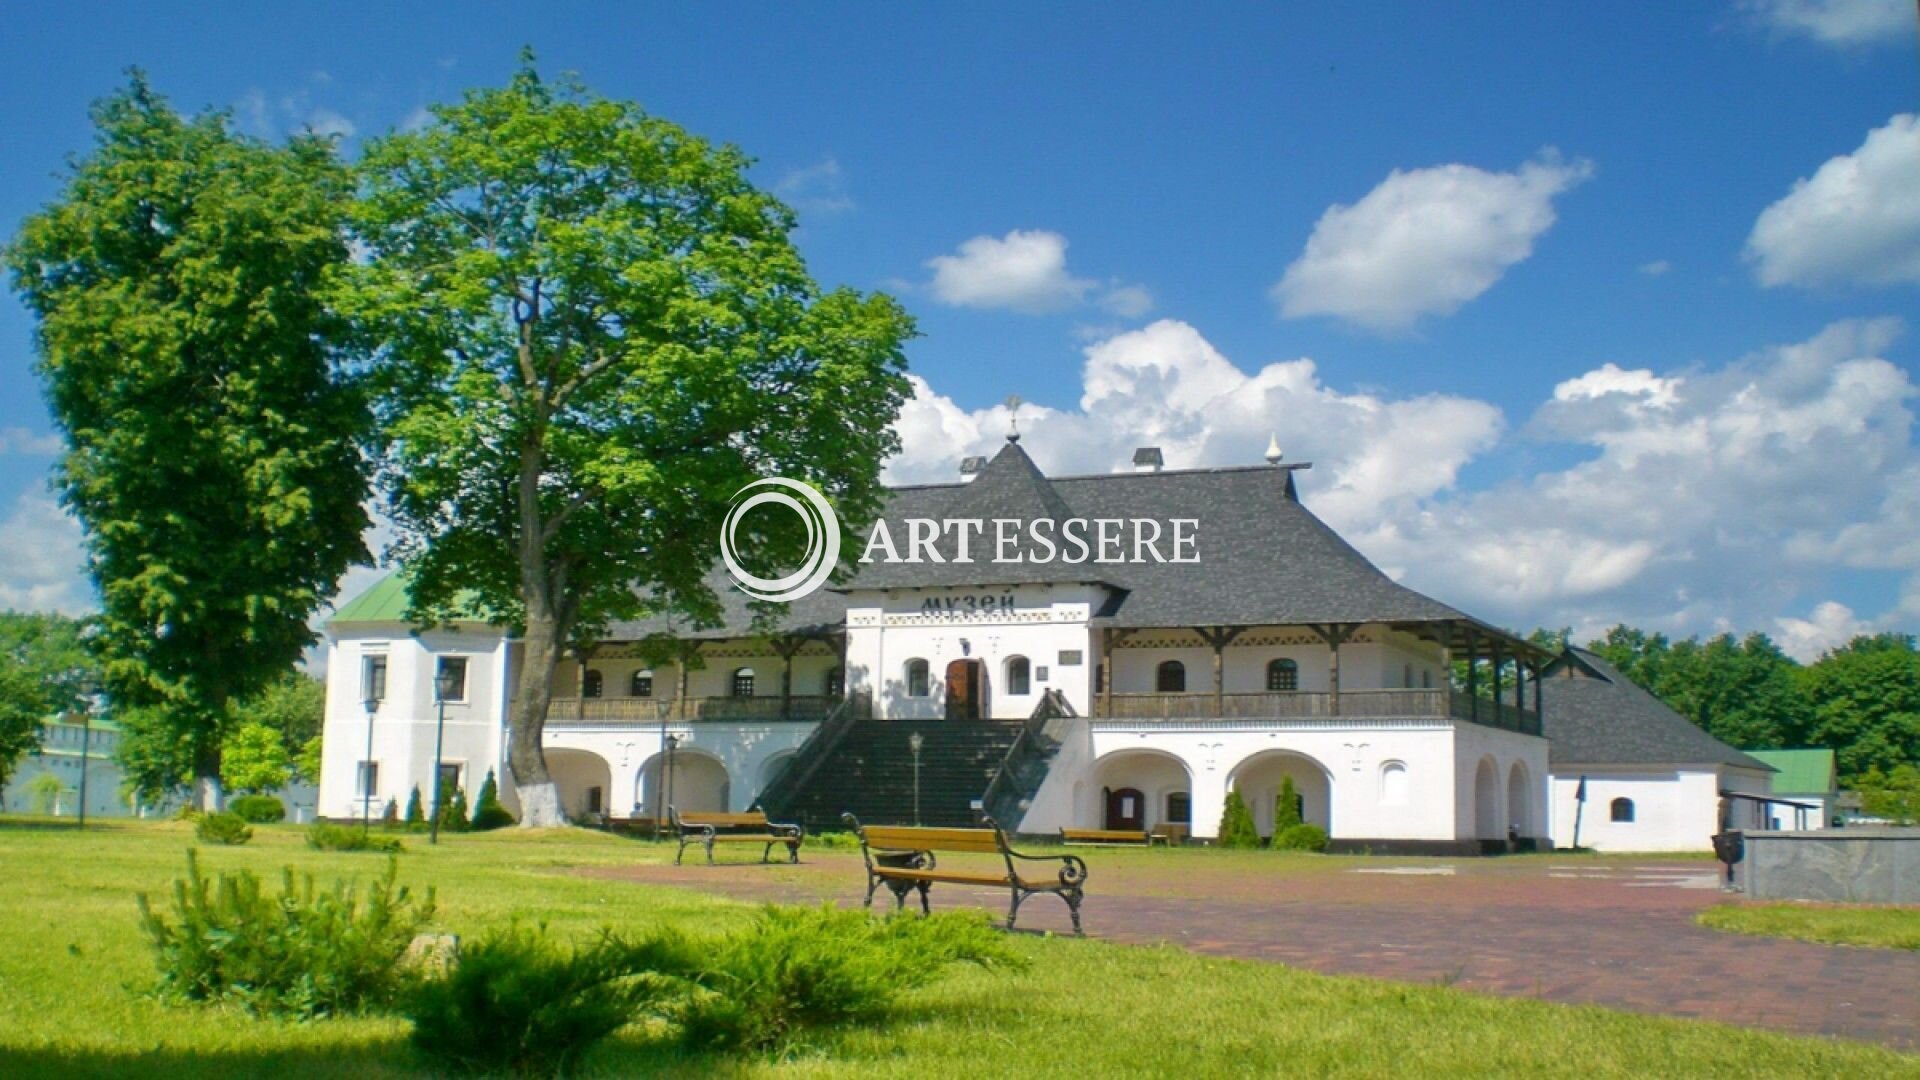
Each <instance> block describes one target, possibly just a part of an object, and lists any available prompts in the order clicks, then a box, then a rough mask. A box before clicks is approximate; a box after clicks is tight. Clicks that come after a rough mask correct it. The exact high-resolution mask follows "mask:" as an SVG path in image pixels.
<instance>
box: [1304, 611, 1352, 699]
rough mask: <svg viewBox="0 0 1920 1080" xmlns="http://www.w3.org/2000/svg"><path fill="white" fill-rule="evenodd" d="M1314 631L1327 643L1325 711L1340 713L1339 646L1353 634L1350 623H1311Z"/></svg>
mask: <svg viewBox="0 0 1920 1080" xmlns="http://www.w3.org/2000/svg"><path fill="white" fill-rule="evenodd" d="M1311 628H1312V630H1313V632H1314V633H1316V634H1319V635H1320V640H1322V641H1324V642H1326V643H1327V711H1328V712H1329V713H1331V714H1332V715H1334V716H1339V715H1340V646H1341V645H1342V644H1344V643H1345V642H1346V640H1347V639H1348V638H1350V637H1352V636H1353V630H1354V628H1353V626H1352V624H1350V623H1325V624H1312V626H1311Z"/></svg>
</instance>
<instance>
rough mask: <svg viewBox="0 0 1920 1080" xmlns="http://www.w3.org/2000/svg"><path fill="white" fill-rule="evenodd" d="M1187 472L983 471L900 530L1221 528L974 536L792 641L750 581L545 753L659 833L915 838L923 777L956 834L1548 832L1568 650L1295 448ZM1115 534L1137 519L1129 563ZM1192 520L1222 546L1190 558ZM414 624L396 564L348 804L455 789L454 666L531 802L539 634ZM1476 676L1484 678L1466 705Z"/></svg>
mask: <svg viewBox="0 0 1920 1080" xmlns="http://www.w3.org/2000/svg"><path fill="white" fill-rule="evenodd" d="M1158 461H1159V455H1158V453H1157V451H1152V450H1151V448H1148V449H1147V450H1146V451H1143V453H1142V454H1141V455H1137V456H1136V466H1137V468H1136V471H1131V472H1117V473H1113V474H1106V475H1098V476H1078V477H1058V478H1049V477H1046V476H1044V475H1043V474H1042V473H1041V472H1040V470H1039V469H1038V468H1037V467H1035V465H1034V464H1033V462H1032V460H1031V459H1030V458H1029V457H1028V456H1027V455H1026V453H1025V452H1024V451H1023V450H1021V448H1020V447H1019V446H1018V445H1017V442H1014V441H1010V442H1009V443H1008V445H1007V446H1006V447H1004V448H1003V449H1002V450H1001V451H1000V453H999V454H997V455H996V456H995V457H994V458H993V459H992V461H991V462H983V461H981V460H980V459H969V461H968V462H966V463H964V464H963V468H962V479H961V481H960V482H957V483H952V484H938V485H922V486H914V487H903V488H898V489H895V490H894V491H893V492H892V493H891V495H890V498H889V500H888V502H887V504H886V507H885V509H884V512H883V517H884V519H885V521H886V522H887V524H888V526H889V528H890V531H891V534H892V535H893V536H894V537H900V538H904V537H907V536H908V535H909V534H910V533H911V530H912V528H913V526H912V524H911V523H912V522H913V521H916V520H917V521H927V520H933V521H936V522H937V521H941V520H946V521H953V520H984V521H988V522H993V521H1001V520H1007V521H1020V522H1033V521H1037V520H1047V521H1052V522H1056V523H1059V522H1066V521H1071V520H1084V521H1086V522H1090V523H1092V524H1091V525H1090V526H1089V534H1088V535H1089V538H1090V540H1091V542H1092V544H1093V545H1094V547H1095V549H1096V553H1097V554H1099V555H1104V554H1109V553H1114V552H1118V553H1121V554H1132V555H1135V556H1138V555H1139V554H1140V549H1139V548H1138V546H1137V545H1138V544H1140V543H1141V542H1142V540H1141V536H1142V532H1141V530H1140V529H1138V528H1136V527H1134V526H1133V525H1132V524H1130V523H1136V522H1140V521H1154V522H1159V523H1162V524H1163V525H1165V524H1166V523H1172V522H1187V523H1191V524H1190V525H1187V526H1170V527H1169V528H1168V529H1164V530H1163V531H1162V535H1161V539H1160V548H1159V549H1158V551H1157V552H1150V553H1149V554H1157V555H1158V556H1160V557H1158V558H1143V557H1142V558H1115V559H1104V558H1099V557H1094V558H1089V559H1087V560H1084V561H1079V562H1066V561H1063V560H1061V559H1048V560H1042V559H1041V557H1040V555H1041V553H1040V551H1039V550H1038V549H1037V548H1036V547H1034V546H1033V545H1034V541H1033V539H1032V537H1031V536H1023V537H1021V538H1020V539H1018V540H1017V541H1016V542H1015V547H1016V548H1017V549H1018V551H1017V552H1016V553H1018V554H1022V555H1023V556H1024V557H1023V558H1021V559H1020V561H1017V562H1012V561H1006V560H1003V559H998V558H996V559H994V560H992V561H989V560H986V559H981V558H972V559H964V558H963V557H964V556H965V555H966V552H965V551H961V550H956V549H955V547H954V537H953V536H952V535H951V534H949V533H946V532H943V533H942V534H941V537H940V540H939V542H938V544H937V545H936V547H937V549H938V554H939V556H940V557H939V558H937V559H934V558H925V559H922V560H920V561H919V562H916V563H885V562H875V563H871V564H865V565H860V566H859V567H858V568H857V570H856V572H854V573H853V574H852V576H851V578H850V579H849V580H848V581H847V582H846V583H845V584H844V585H841V586H839V587H837V588H832V589H825V590H822V591H819V592H816V593H814V594H812V595H810V596H807V597H804V598H802V599H800V600H798V601H796V602H795V603H793V604H791V605H789V606H788V607H787V608H786V609H785V617H784V619H783V621H782V622H781V623H780V624H779V625H778V626H777V627H776V628H774V629H772V630H770V631H768V630H761V629H756V628H755V626H754V625H753V624H752V622H751V612H750V611H749V610H748V608H747V605H746V603H745V600H744V597H742V596H741V595H740V594H739V593H738V592H736V591H734V590H733V589H732V588H731V586H730V584H729V582H728V581H727V579H726V578H725V576H724V575H720V576H718V577H716V578H715V579H714V584H715V587H716V589H717V590H718V592H719V594H720V595H721V596H722V598H723V600H724V601H725V602H726V618H725V621H724V623H723V624H722V625H720V626H716V627H710V628H698V629H696V628H689V627H687V626H685V625H681V624H676V623H673V622H670V621H668V620H665V619H657V620H652V621H647V622H639V623H632V624H623V625H619V626H616V627H614V628H613V630H612V632H611V633H610V634H608V635H607V639H606V640H605V641H603V642H601V643H600V645H599V646H598V647H597V648H595V649H594V650H593V651H592V652H591V654H590V655H589V656H588V657H587V658H586V660H585V663H584V664H581V663H578V662H574V661H567V662H564V663H563V664H562V665H561V668H560V671H559V673H558V677H557V683H556V685H557V686H558V687H560V688H563V689H562V690H561V696H559V697H558V698H556V699H555V701H554V702H553V704H552V707H551V709H550V711H549V714H548V717H549V718H548V722H547V728H546V741H545V750H546V755H547V759H548V762H549V765H550V768H551V771H552V772H553V774H554V776H555V778H556V781H557V783H558V785H559V788H560V792H561V797H562V802H563V805H564V806H565V807H566V809H567V810H568V812H569V813H571V814H574V815H577V816H581V817H598V818H612V819H621V818H651V817H653V816H655V815H657V814H658V813H659V812H660V810H661V809H662V808H663V807H664V806H665V805H667V804H668V803H673V804H675V805H678V806H680V807H681V808H682V809H689V808H701V809H718V808H722V807H725V808H730V809H734V810H741V809H745V808H747V807H749V806H750V805H752V804H754V803H755V802H756V801H759V800H760V799H761V798H762V797H763V796H766V797H767V798H768V801H769V802H772V803H776V804H777V806H778V809H780V810H781V811H782V812H786V813H791V814H795V815H797V816H800V817H803V818H806V819H808V820H809V821H811V822H812V823H814V824H816V825H824V824H829V823H833V822H834V821H835V819H837V817H838V815H839V813H840V811H842V810H846V811H852V812H855V813H857V814H859V815H860V816H861V817H862V818H863V819H865V820H882V821H887V820H891V821H900V820H906V819H908V818H910V817H911V816H913V815H914V814H915V810H914V809H913V808H912V806H913V804H912V803H910V802H909V801H908V799H909V794H908V792H909V791H910V790H912V785H913V783H914V780H913V778H914V777H917V778H918V780H919V789H920V790H919V799H920V806H919V809H918V814H919V816H920V817H921V818H922V819H923V820H925V821H926V822H927V823H945V822H953V823H959V822H966V821H970V820H973V818H974V816H975V814H976V813H979V812H985V813H991V814H993V815H994V816H996V817H997V818H998V819H999V820H1000V821H1001V822H1002V823H1003V824H1005V825H1007V826H1009V827H1012V828H1017V829H1018V830H1019V831H1022V832H1027V833H1050V832H1053V831H1054V830H1057V829H1059V828H1061V827H1063V826H1068V827H1113V828H1145V829H1152V828H1155V827H1162V826H1176V827H1185V828H1190V829H1191V832H1192V834H1193V835H1195V836H1198V837H1211V836H1214V835H1215V834H1216V831H1217V828H1218V826H1219V823H1220V817H1221V813H1222V806H1223V804H1224V803H1225V801H1226V797H1227V793H1228V791H1229V790H1236V789H1237V790H1239V791H1240V792H1241V793H1242V795H1243V797H1245V798H1246V800H1247V801H1248V803H1249V805H1250V806H1251V807H1252V811H1253V815H1254V818H1255V820H1256V823H1257V824H1258V825H1259V827H1260V828H1261V830H1262V831H1263V832H1268V831H1271V829H1272V822H1273V818H1274V810H1275V797H1276V795H1277V793H1278V792H1279V791H1280V790H1281V787H1282V785H1283V783H1284V781H1285V779H1286V778H1289V777H1290V778H1292V780H1293V782H1294V786H1295V788H1296V790H1297V792H1298V794H1299V797H1300V801H1301V807H1300V809H1301V810H1302V812H1303V815H1304V817H1305V819H1306V820H1307V821H1309V822H1311V823H1314V824H1318V825H1321V826H1323V827H1324V828H1326V829H1327V830H1328V832H1329V833H1330V834H1331V836H1332V837H1333V840H1334V843H1335V844H1336V846H1340V847H1346V848H1351V849H1359V848H1366V849H1370V850H1374V851H1394V850H1400V851H1433V852H1448V853H1458V852H1471V851H1481V850H1505V849H1506V848H1507V846H1508V842H1509V837H1510V836H1512V837H1518V838H1519V840H1520V843H1521V845H1522V846H1531V845H1534V844H1544V843H1545V841H1546V837H1547V836H1548V834H1549V831H1550V830H1549V827H1548V824H1547V822H1548V801H1547V770H1548V751H1547V743H1546V740H1545V739H1544V738H1542V737H1541V735H1540V717H1539V712H1538V709H1539V702H1540V689H1539V682H1538V679H1537V675H1538V673H1539V672H1540V671H1541V669H1542V668H1543V667H1544V665H1546V664H1547V663H1548V662H1549V661H1550V660H1551V659H1552V654H1551V653H1548V652H1544V651H1542V650H1540V649H1538V648H1536V647H1535V646H1533V645H1531V644H1529V643H1528V642H1526V641H1525V640H1523V639H1520V638H1516V637H1514V636H1513V635H1510V634H1508V633H1506V632H1504V631H1502V630H1500V629H1498V628H1496V627H1493V626H1491V625H1489V624H1487V623H1485V622H1482V621H1480V620H1478V619H1475V618H1473V617H1471V616H1469V615H1466V614H1464V613H1462V612H1460V611H1458V610H1456V609H1454V608H1451V607H1449V606H1447V605H1445V604H1443V603H1441V602H1439V601H1437V600H1433V599H1431V598H1429V597H1426V596H1423V595H1421V594H1420V593H1417V592H1414V591H1413V590H1411V589H1408V588H1405V587H1403V586H1401V585H1399V584H1397V583H1396V582H1394V581H1393V580H1391V579H1390V578H1388V577H1387V576H1386V575H1385V574H1383V573H1381V572H1380V571H1379V570H1378V569H1376V568H1375V567H1374V566H1373V565H1371V564H1370V563H1368V562H1367V560H1366V559H1365V558H1364V557H1363V556H1361V555H1360V553H1359V552H1357V551H1355V550H1354V549H1353V548H1352V547H1351V546H1349V545H1348V544H1347V543H1346V542H1345V541H1343V540H1342V539H1341V538H1340V537H1339V536H1338V535H1336V534H1335V533H1334V532H1333V531H1332V530H1331V529H1329V528H1328V527H1327V526H1326V525H1325V524H1324V523H1322V522H1321V521H1320V520H1319V519H1318V518H1316V517H1315V516H1314V515H1313V514H1312V513H1311V512H1309V511H1308V510H1307V509H1306V507H1305V506H1303V505H1302V504H1301V502H1300V500H1299V498H1298V495H1297V493H1296V488H1295V480H1294V470H1295V469H1296V468H1299V467H1300V466H1292V465H1281V464H1279V463H1278V460H1277V454H1276V456H1275V458H1274V459H1273V460H1272V461H1271V462H1270V463H1269V464H1268V465H1265V466H1253V467H1246V468H1221V469H1197V470H1178V471H1176V470H1162V469H1161V468H1160V467H1159V465H1158ZM1100 522H1116V523H1119V524H1117V525H1116V526H1115V528H1114V532H1115V534H1116V535H1115V536H1114V537H1113V538H1111V541H1112V542H1111V545H1107V544H1106V543H1105V542H1106V541H1107V539H1108V538H1107V537H1106V535H1105V534H1103V533H1102V532H1101V531H1100V530H1101V528H1102V527H1103V526H1101V525H1100V524H1099V523H1100ZM1181 528H1184V529H1187V530H1188V535H1190V536H1191V538H1192V539H1191V547H1190V548H1189V549H1187V550H1186V551H1185V553H1186V554H1189V555H1191V556H1192V558H1191V559H1181V558H1177V557H1176V558H1167V557H1165V556H1166V555H1167V554H1168V548H1169V546H1171V534H1172V532H1174V531H1177V530H1178V529H1181ZM1054 535H1056V536H1057V535H1060V534H1059V533H1055V534H1054ZM990 536H991V534H989V539H988V540H984V541H976V543H978V544H981V545H982V546H984V545H985V544H986V543H989V542H991V540H990ZM850 543H851V544H852V545H853V546H854V549H855V551H856V553H857V552H858V550H859V544H860V540H859V539H858V538H856V539H854V540H852V541H850ZM1174 550H1175V551H1176V552H1178V551H1179V550H1180V549H1178V548H1177V547H1175V549H1174ZM405 615H406V596H405V585H404V582H403V580H402V579H401V578H400V577H398V576H394V577H389V578H388V579H386V580H385V581H383V582H381V583H379V584H378V585H376V586H374V588H373V589H371V590H370V591H369V592H368V593H367V594H365V595H363V596H361V597H359V598H357V599H355V600H354V601H352V602H351V603H349V604H347V605H346V606H344V607H343V608H342V609H341V610H340V611H339V612H338V613H337V614H336V615H335V616H334V617H333V619H332V620H330V622H329V623H328V625H327V630H326V633H327V647H328V650H329V658H328V660H329V662H328V673H329V675H328V697H327V728H326V740H325V767H324V770H323V777H322V784H321V792H320V805H321V812H322V813H323V814H325V815H327V816H332V817H341V818H346V817H354V816H358V815H359V814H360V813H361V812H362V811H363V809H371V811H372V812H373V813H376V814H377V813H378V812H379V808H380V807H382V806H384V805H385V803H386V802H387V801H388V800H393V801H395V802H396V803H398V804H400V805H404V804H405V802H406V800H407V798H408V796H409V794H410V792H411V791H412V789H413V788H414V787H416V786H418V787H419V788H420V790H421V791H422V793H423V796H425V795H429V794H430V792H431V788H432V763H433V760H434V737H435V722H436V718H437V716H438V709H439V705H438V704H437V703H436V700H435V693H434V684H435V675H436V673H437V672H445V673H447V674H448V676H449V683H450V686H451V687H452V689H451V691H450V693H449V694H448V696H447V700H446V701H445V703H444V709H445V745H444V750H443V753H442V765H443V770H444V775H445V777H446V779H447V780H448V781H449V782H452V783H458V784H460V785H461V786H463V787H464V788H465V789H466V790H467V791H469V792H471V791H473V790H474V788H475V787H476V786H477V785H478V784H479V783H480V781H481V779H482V777H483V776H484V775H485V773H486V772H487V771H488V770H492V771H494V772H495V773H496V774H497V775H498V776H499V779H500V783H501V789H502V794H503V798H504V799H505V800H506V801H507V802H508V803H509V806H513V805H514V794H513V791H512V784H511V782H510V780H509V778H508V776H507V770H506V767H505V761H506V746H505V731H506V718H507V710H508V705H509V703H510V701H511V699H512V697H513V695H514V694H515V692H516V686H517V683H518V671H517V665H518V663H519V662H520V652H519V646H518V643H517V642H515V641H513V640H512V639H510V638H508V637H506V636H505V635H503V634H502V633H501V631H500V630H498V629H497V628H494V627H491V626H488V625H485V624H483V623H479V622H463V623H456V624H454V625H452V626H450V627H444V628H437V629H433V630H424V631H419V632H416V631H415V630H413V629H412V628H411V627H410V626H409V625H408V624H407V622H406V619H405ZM643 643H648V644H650V645H651V646H653V647H652V648H645V649H643V647H642V645H643ZM661 646H665V647H667V651H668V652H669V653H670V654H671V656H672V657H674V659H673V660H672V661H671V662H665V663H662V662H659V661H658V655H659V647H661ZM643 653H645V654H651V655H654V656H655V659H654V660H652V661H650V660H648V659H646V658H644V656H643ZM1457 661H1469V668H1470V670H1471V671H1472V672H1473V675H1472V676H1471V681H1472V683H1473V686H1472V688H1471V689H1470V690H1469V691H1460V690H1455V689H1453V688H1452V687H1451V686H1450V677H1449V676H1450V672H1451V665H1452V664H1453V663H1455V662H1457ZM913 734H919V735H920V736H921V743H922V749H921V751H920V762H919V767H918V768H917V769H916V767H915V764H914V759H913V758H912V756H911V752H910V750H909V743H910V739H909V736H911V735H913ZM369 736H371V749H369V742H368V740H369ZM976 803H977V804H978V805H977V806H976V805H975V804H976Z"/></svg>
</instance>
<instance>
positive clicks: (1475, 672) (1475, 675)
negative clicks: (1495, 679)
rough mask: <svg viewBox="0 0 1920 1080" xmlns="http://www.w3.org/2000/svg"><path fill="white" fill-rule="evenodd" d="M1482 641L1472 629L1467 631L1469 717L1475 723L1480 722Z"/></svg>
mask: <svg viewBox="0 0 1920 1080" xmlns="http://www.w3.org/2000/svg"><path fill="white" fill-rule="evenodd" d="M1479 646H1480V640H1479V635H1478V634H1475V633H1474V632H1473V630H1472V629H1471V628H1469V629H1468V630H1467V716H1468V717H1469V718H1471V719H1472V721H1473V722H1474V723H1476V724H1477V723H1479V722H1480V647H1479Z"/></svg>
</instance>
